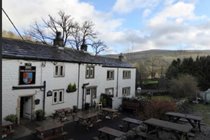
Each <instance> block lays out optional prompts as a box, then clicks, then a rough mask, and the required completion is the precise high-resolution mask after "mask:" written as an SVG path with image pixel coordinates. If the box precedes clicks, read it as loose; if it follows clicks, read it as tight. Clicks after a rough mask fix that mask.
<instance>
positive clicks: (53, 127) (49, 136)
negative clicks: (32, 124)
mask: <svg viewBox="0 0 210 140" xmlns="http://www.w3.org/2000/svg"><path fill="white" fill-rule="evenodd" d="M35 130H36V136H37V138H39V139H41V140H53V139H58V138H62V139H65V136H66V135H67V132H64V131H63V124H62V123H57V122H53V123H49V124H47V125H46V124H45V125H42V126H40V127H37V128H35Z"/></svg>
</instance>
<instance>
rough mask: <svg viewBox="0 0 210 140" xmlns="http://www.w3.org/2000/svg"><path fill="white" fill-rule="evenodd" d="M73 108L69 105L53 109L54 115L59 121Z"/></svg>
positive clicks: (69, 113) (70, 112)
mask: <svg viewBox="0 0 210 140" xmlns="http://www.w3.org/2000/svg"><path fill="white" fill-rule="evenodd" d="M72 112H73V110H72V109H71V108H70V107H66V108H61V109H56V110H55V117H59V119H60V120H61V121H64V120H65V117H66V116H69V115H71V114H72Z"/></svg>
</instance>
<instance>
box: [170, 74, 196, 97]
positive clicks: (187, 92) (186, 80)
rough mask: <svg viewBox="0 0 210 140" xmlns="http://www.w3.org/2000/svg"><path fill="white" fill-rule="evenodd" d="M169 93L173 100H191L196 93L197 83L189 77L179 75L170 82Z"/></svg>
mask: <svg viewBox="0 0 210 140" xmlns="http://www.w3.org/2000/svg"><path fill="white" fill-rule="evenodd" d="M169 91H170V93H171V96H173V97H175V98H185V97H187V98H193V97H195V96H196V92H197V91H198V87H197V81H196V80H195V78H194V77H193V76H191V75H180V76H179V77H178V78H177V79H172V80H171V81H170V84H169Z"/></svg>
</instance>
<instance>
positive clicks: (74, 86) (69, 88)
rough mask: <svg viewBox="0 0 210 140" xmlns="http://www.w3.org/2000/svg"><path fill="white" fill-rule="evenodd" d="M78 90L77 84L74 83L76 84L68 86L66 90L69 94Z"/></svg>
mask: <svg viewBox="0 0 210 140" xmlns="http://www.w3.org/2000/svg"><path fill="white" fill-rule="evenodd" d="M76 90H77V88H76V84H75V83H74V84H71V83H70V84H69V85H68V87H67V89H66V92H67V93H70V92H75V91H76Z"/></svg>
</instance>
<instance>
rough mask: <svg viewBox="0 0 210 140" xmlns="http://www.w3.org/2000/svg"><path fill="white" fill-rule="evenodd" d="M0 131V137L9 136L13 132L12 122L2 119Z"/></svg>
mask: <svg viewBox="0 0 210 140" xmlns="http://www.w3.org/2000/svg"><path fill="white" fill-rule="evenodd" d="M0 133H1V138H5V137H8V136H11V135H12V134H13V133H14V130H13V123H12V122H10V121H2V125H1V132H0Z"/></svg>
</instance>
